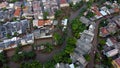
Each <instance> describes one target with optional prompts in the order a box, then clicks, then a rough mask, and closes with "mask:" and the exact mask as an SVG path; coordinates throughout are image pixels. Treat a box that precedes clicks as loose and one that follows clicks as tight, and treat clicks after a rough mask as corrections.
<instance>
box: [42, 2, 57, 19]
mask: <svg viewBox="0 0 120 68" xmlns="http://www.w3.org/2000/svg"><path fill="white" fill-rule="evenodd" d="M42 2H43V8H44V12H47V13H48V16H47V19H54V14H55V12H56V10H58V3H57V1H56V0H42Z"/></svg>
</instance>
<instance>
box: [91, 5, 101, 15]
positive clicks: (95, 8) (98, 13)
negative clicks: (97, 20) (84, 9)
mask: <svg viewBox="0 0 120 68" xmlns="http://www.w3.org/2000/svg"><path fill="white" fill-rule="evenodd" d="M93 7H94V8H93V9H92V10H93V11H94V12H95V14H96V15H98V16H101V15H102V14H101V13H100V12H99V10H98V9H97V6H93Z"/></svg>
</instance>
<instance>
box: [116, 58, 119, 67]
mask: <svg viewBox="0 0 120 68" xmlns="http://www.w3.org/2000/svg"><path fill="white" fill-rule="evenodd" d="M115 62H116V63H117V64H118V65H119V66H120V58H117V59H115Z"/></svg>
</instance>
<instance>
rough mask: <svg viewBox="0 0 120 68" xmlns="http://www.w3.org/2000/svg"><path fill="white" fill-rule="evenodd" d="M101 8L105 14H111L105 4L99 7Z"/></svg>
mask: <svg viewBox="0 0 120 68" xmlns="http://www.w3.org/2000/svg"><path fill="white" fill-rule="evenodd" d="M100 9H101V11H104V13H105V14H106V13H107V14H111V13H110V12H109V9H108V8H107V7H106V6H103V7H101V8H100Z"/></svg>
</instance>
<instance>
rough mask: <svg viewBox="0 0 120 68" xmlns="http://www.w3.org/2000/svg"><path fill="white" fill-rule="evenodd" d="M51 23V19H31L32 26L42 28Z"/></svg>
mask: <svg viewBox="0 0 120 68" xmlns="http://www.w3.org/2000/svg"><path fill="white" fill-rule="evenodd" d="M52 23H53V21H52V20H33V26H37V27H38V28H42V27H44V26H45V25H51V24H52Z"/></svg>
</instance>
